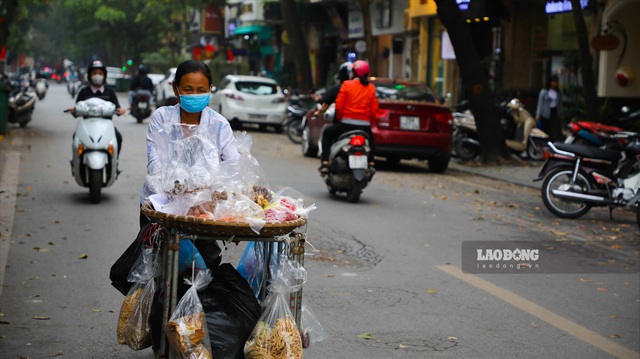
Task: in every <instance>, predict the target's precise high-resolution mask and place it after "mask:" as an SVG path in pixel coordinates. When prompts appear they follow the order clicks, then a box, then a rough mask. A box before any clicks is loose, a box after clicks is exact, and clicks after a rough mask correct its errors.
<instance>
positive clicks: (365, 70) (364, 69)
mask: <svg viewBox="0 0 640 359" xmlns="http://www.w3.org/2000/svg"><path fill="white" fill-rule="evenodd" d="M353 72H355V73H356V76H358V77H363V76H366V75H368V74H369V64H368V63H366V62H365V61H362V60H358V61H356V62H354V63H353Z"/></svg>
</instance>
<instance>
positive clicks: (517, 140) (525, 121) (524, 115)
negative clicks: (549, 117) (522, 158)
mask: <svg viewBox="0 0 640 359" xmlns="http://www.w3.org/2000/svg"><path fill="white" fill-rule="evenodd" d="M507 107H508V108H509V112H510V113H511V117H513V119H514V121H515V122H516V132H515V137H514V138H512V139H507V140H506V142H507V147H509V149H510V150H512V151H514V152H516V153H521V152H524V151H526V149H527V142H528V141H529V135H530V134H531V131H532V130H533V128H534V127H536V120H535V119H534V118H533V116H531V114H530V113H529V111H527V110H525V109H524V106H523V105H522V102H521V101H520V100H519V99H517V98H514V99H513V100H511V101H509V103H508V104H507Z"/></svg>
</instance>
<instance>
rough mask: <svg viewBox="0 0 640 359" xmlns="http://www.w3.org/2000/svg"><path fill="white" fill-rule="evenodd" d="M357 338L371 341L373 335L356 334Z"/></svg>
mask: <svg viewBox="0 0 640 359" xmlns="http://www.w3.org/2000/svg"><path fill="white" fill-rule="evenodd" d="M358 338H360V339H373V335H371V333H362V334H358Z"/></svg>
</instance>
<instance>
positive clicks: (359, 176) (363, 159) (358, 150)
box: [324, 130, 374, 203]
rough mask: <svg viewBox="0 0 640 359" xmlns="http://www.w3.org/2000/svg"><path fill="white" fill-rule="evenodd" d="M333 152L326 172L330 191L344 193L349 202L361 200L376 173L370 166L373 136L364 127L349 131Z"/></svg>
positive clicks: (333, 146) (340, 139)
mask: <svg viewBox="0 0 640 359" xmlns="http://www.w3.org/2000/svg"><path fill="white" fill-rule="evenodd" d="M329 151H330V154H329V173H328V174H327V175H324V181H325V183H326V185H327V189H328V190H329V193H331V194H336V193H338V192H343V193H346V195H347V200H348V201H349V202H352V203H356V202H358V201H359V200H360V195H361V194H362V190H363V189H364V188H365V187H367V185H368V184H369V182H370V181H371V178H372V177H373V174H374V173H373V171H372V169H370V168H369V160H368V158H369V157H368V155H369V152H370V151H371V148H370V147H369V135H368V134H367V133H366V132H364V131H362V130H354V131H349V132H345V133H343V134H342V135H340V136H339V137H338V140H337V141H336V142H335V143H334V144H333V145H331V148H330V149H329Z"/></svg>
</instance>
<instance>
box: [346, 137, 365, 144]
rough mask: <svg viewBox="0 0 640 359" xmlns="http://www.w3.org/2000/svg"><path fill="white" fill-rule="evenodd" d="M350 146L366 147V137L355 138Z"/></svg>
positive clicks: (350, 142) (352, 138)
mask: <svg viewBox="0 0 640 359" xmlns="http://www.w3.org/2000/svg"><path fill="white" fill-rule="evenodd" d="M349 144H350V145H352V146H364V136H353V137H351V141H349Z"/></svg>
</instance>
